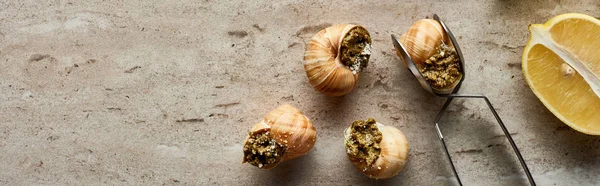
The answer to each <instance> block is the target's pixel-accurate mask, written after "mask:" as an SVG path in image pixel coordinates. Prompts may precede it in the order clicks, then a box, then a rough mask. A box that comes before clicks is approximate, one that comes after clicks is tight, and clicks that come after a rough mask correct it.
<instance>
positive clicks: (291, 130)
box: [242, 104, 317, 169]
mask: <svg viewBox="0 0 600 186" xmlns="http://www.w3.org/2000/svg"><path fill="white" fill-rule="evenodd" d="M316 138H317V132H316V130H315V127H314V126H313V124H312V122H311V121H310V119H308V118H307V117H306V116H304V115H303V114H302V112H301V111H300V110H298V109H297V108H295V107H294V106H292V105H290V104H284V105H281V106H279V107H277V108H276V109H275V110H273V111H271V112H269V113H268V114H267V115H266V116H265V118H264V119H263V120H262V121H260V122H259V123H257V124H256V125H254V126H253V127H252V129H251V130H250V132H249V134H248V137H247V138H246V140H245V141H244V158H243V160H242V163H246V162H248V163H250V164H252V165H254V166H257V167H258V168H262V169H271V168H274V167H276V166H277V165H279V163H281V162H283V161H286V160H290V159H294V158H297V157H299V156H302V155H305V154H306V153H308V152H309V151H310V150H311V149H312V148H313V146H314V145H315V142H316Z"/></svg>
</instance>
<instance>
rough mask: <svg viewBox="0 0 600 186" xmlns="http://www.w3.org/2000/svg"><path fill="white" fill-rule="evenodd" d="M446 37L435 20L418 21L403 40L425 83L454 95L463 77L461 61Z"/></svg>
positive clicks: (401, 39)
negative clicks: (453, 92)
mask: <svg viewBox="0 0 600 186" xmlns="http://www.w3.org/2000/svg"><path fill="white" fill-rule="evenodd" d="M447 38H448V37H447V36H446V32H445V31H444V29H443V28H442V25H441V24H440V23H439V22H438V21H436V20H432V19H422V20H419V21H417V22H415V23H414V24H413V25H412V26H411V27H410V28H409V29H408V32H406V34H404V35H403V36H402V37H401V38H400V42H401V43H402V45H403V46H404V47H405V48H406V50H407V52H408V54H409V55H410V57H411V58H412V59H413V61H414V62H415V65H416V66H417V68H418V69H419V71H421V74H423V77H424V78H425V80H427V82H428V83H429V84H430V85H431V86H432V88H433V89H434V90H435V91H436V92H438V93H444V94H447V93H451V92H452V90H454V88H455V87H456V85H457V84H458V83H459V81H460V79H461V78H462V75H463V74H462V73H461V70H460V68H461V66H460V62H459V60H460V58H459V56H458V54H457V53H456V50H455V49H454V46H452V43H451V42H450V41H449V40H448V39H447ZM398 54H399V53H398ZM398 56H401V55H398ZM404 63H405V65H406V62H404Z"/></svg>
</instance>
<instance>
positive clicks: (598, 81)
mask: <svg viewBox="0 0 600 186" xmlns="http://www.w3.org/2000/svg"><path fill="white" fill-rule="evenodd" d="M529 31H530V35H531V37H530V38H529V42H528V43H527V46H526V47H525V51H524V53H523V59H522V65H523V74H524V75H525V79H526V80H527V83H528V84H529V87H531V89H532V90H533V92H534V93H535V95H536V96H537V97H538V98H539V99H540V101H541V102H542V103H543V104H544V105H545V106H546V107H547V108H548V109H549V110H550V111H551V112H552V113H553V114H554V115H555V116H556V117H558V118H559V119H560V120H562V121H563V122H564V123H565V124H567V125H569V126H570V127H572V128H573V129H575V130H577V131H580V132H583V133H586V134H592V135H600V78H599V77H600V51H599V49H600V21H598V20H597V19H595V18H593V17H590V16H587V15H584V14H563V15H559V16H557V17H554V18H552V19H551V20H550V21H548V22H546V23H545V24H543V25H542V24H533V25H531V26H530V27H529Z"/></svg>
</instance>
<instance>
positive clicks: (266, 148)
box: [243, 130, 286, 169]
mask: <svg viewBox="0 0 600 186" xmlns="http://www.w3.org/2000/svg"><path fill="white" fill-rule="evenodd" d="M285 150H286V148H285V146H284V145H281V144H279V143H277V141H275V139H273V138H272V137H271V132H270V131H269V130H258V131H255V132H250V134H249V137H248V140H247V141H246V143H245V144H244V160H243V162H248V163H250V164H251V165H254V166H257V167H258V168H266V169H268V168H272V167H275V166H276V165H277V164H279V162H281V160H282V158H283V154H284V152H285Z"/></svg>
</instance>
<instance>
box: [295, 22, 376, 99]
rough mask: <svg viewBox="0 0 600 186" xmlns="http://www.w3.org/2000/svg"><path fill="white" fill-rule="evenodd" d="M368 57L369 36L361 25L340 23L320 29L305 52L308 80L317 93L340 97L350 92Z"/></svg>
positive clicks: (369, 52)
mask: <svg viewBox="0 0 600 186" xmlns="http://www.w3.org/2000/svg"><path fill="white" fill-rule="evenodd" d="M370 56H371V36H370V34H369V32H368V31H367V29H365V28H364V27H362V26H357V25H351V24H339V25H333V26H331V27H328V28H325V29H323V30H321V31H319V32H318V33H317V34H316V35H315V36H313V37H312V38H311V40H310V41H309V42H308V44H307V46H306V52H305V53H304V69H305V70H306V75H307V76H308V81H309V83H310V84H311V85H312V86H313V87H314V88H315V89H316V90H317V91H319V92H321V93H323V94H325V95H329V96H341V95H345V94H347V93H349V92H351V91H352V90H353V89H354V88H355V87H356V85H358V79H359V74H360V72H361V71H362V70H363V69H364V68H366V67H367V65H368V63H369V57H370Z"/></svg>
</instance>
